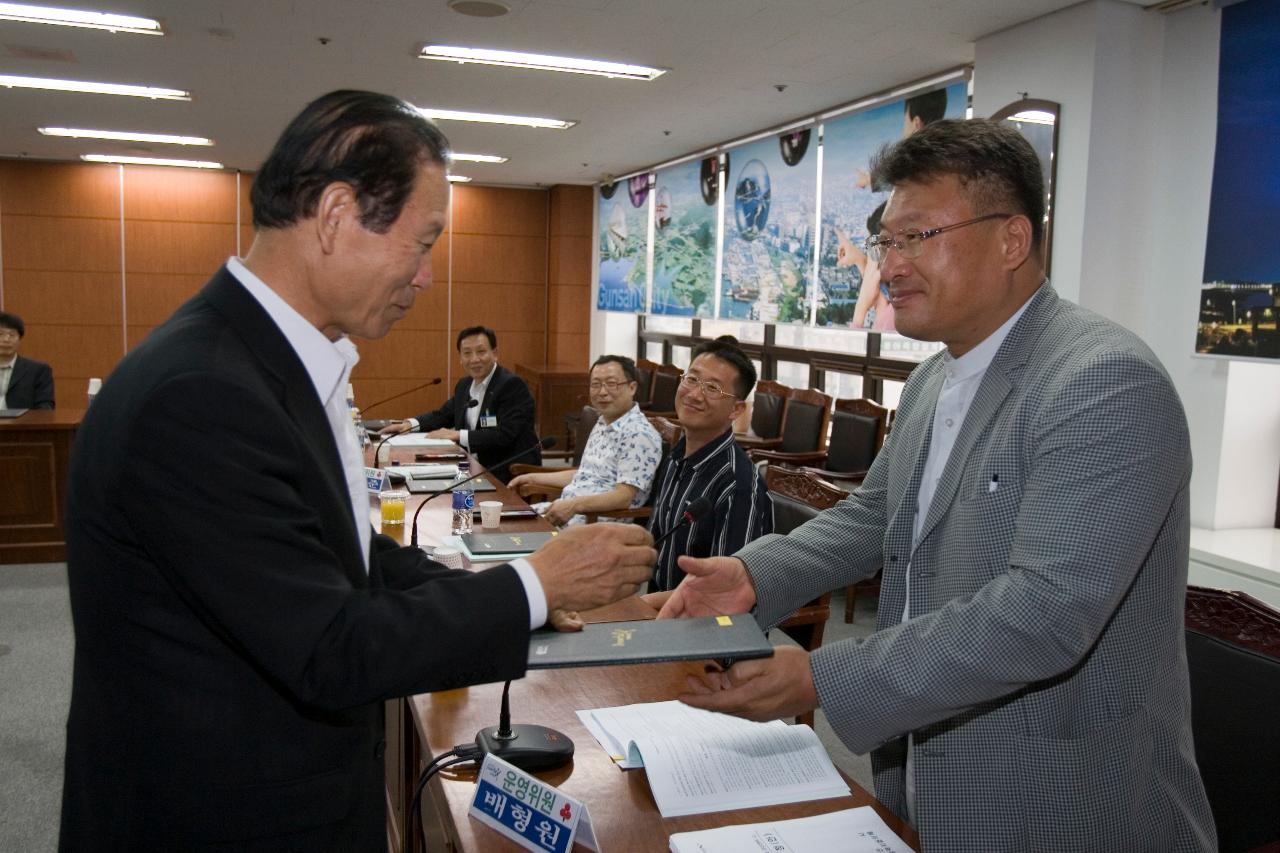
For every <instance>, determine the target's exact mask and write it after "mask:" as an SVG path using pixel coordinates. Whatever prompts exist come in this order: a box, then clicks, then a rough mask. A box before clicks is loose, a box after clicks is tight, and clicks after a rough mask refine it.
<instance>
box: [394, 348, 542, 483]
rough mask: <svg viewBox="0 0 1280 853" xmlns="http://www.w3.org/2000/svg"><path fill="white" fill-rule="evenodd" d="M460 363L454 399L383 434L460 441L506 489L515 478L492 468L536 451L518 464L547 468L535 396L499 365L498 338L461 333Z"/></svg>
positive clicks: (499, 469)
mask: <svg viewBox="0 0 1280 853" xmlns="http://www.w3.org/2000/svg"><path fill="white" fill-rule="evenodd" d="M458 360H459V362H460V363H461V364H462V369H463V370H465V371H466V372H467V375H466V376H464V377H463V378H462V379H460V380H458V384H457V385H456V386H454V389H453V397H451V398H450V399H448V400H445V402H444V405H443V406H441V407H440V408H438V409H436V410H435V411H434V412H426V413H425V414H421V415H418V416H417V417H416V418H409V420H407V421H400V422H397V423H393V424H389V425H388V426H386V427H384V428H383V430H382V432H383V433H384V434H385V433H398V432H409V431H411V430H425V431H427V435H428V436H430V437H431V438H447V439H449V440H450V441H456V442H458V444H460V445H462V446H463V447H465V448H466V449H467V450H469V451H471V453H472V454H473V455H474V456H475V457H476V458H477V459H479V460H480V464H481V465H483V466H485V468H487V469H488V470H489V473H491V474H493V475H494V476H495V477H497V478H498V479H500V480H502V481H503V482H504V483H505V482H506V481H507V480H508V479H509V478H510V476H511V472H510V471H509V470H508V468H507V466H506V465H500V466H497V467H493V466H494V465H495V464H496V463H498V462H501V461H502V460H504V459H508V458H510V457H511V456H512V454H515V453H518V452H520V451H521V450H523V449H524V448H532V449H531V450H530V451H529V453H528V455H527V456H522V457H521V458H520V459H519V460H518V461H520V462H528V463H529V464H531V465H537V464H539V463H540V462H542V448H541V447H539V446H538V436H537V435H536V434H535V433H534V431H533V395H532V394H530V393H529V386H528V385H525V384H524V380H523V379H521V378H520V377H519V376H516V375H515V374H514V373H512V372H511V371H509V370H507V369H506V368H504V367H503V366H502V365H500V364H498V336H497V335H496V334H495V333H494V331H493V329H489V328H486V327H484V326H470V327H468V328H466V329H463V330H462V331H461V332H459V333H458ZM473 400H475V401H476V404H475V405H472V404H471V402H472V401H473Z"/></svg>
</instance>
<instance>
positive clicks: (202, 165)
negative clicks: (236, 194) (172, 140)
mask: <svg viewBox="0 0 1280 853" xmlns="http://www.w3.org/2000/svg"><path fill="white" fill-rule="evenodd" d="M80 159H81V160H88V161H89V162H90V163H127V164H129V165H134V166H183V167H185V168H188V169H221V168H222V164H221V163H214V162H212V161H209V160H170V159H167V158H165V157H117V156H116V155H114V154H81V155H80Z"/></svg>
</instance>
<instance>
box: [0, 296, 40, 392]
mask: <svg viewBox="0 0 1280 853" xmlns="http://www.w3.org/2000/svg"><path fill="white" fill-rule="evenodd" d="M26 331H27V327H26V325H25V324H24V323H23V322H22V318H21V317H19V316H18V315H17V314H9V313H6V312H4V311H0V409H52V408H53V370H52V369H51V368H50V367H49V365H47V364H45V363H44V362H43V361H36V360H35V359H34V358H24V357H23V356H20V355H18V342H19V341H20V340H22V336H23V335H24V334H25V333H26Z"/></svg>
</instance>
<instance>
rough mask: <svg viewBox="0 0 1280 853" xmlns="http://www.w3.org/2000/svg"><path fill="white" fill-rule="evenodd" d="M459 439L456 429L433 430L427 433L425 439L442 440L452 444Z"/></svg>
mask: <svg viewBox="0 0 1280 853" xmlns="http://www.w3.org/2000/svg"><path fill="white" fill-rule="evenodd" d="M460 437H461V436H460V435H459V434H458V431H457V430H456V429H433V430H432V431H431V432H429V433H427V438H443V439H446V440H448V441H453V442H456V441H457V440H458V439H459V438H460Z"/></svg>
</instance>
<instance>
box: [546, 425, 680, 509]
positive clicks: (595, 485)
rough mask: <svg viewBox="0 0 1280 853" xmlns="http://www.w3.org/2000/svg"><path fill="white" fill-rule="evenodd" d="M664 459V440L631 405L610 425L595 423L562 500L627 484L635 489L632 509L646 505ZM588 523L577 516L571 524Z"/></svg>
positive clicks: (599, 492)
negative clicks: (659, 464) (659, 465)
mask: <svg viewBox="0 0 1280 853" xmlns="http://www.w3.org/2000/svg"><path fill="white" fill-rule="evenodd" d="M661 460H662V438H661V437H660V436H659V435H658V431H657V430H656V429H654V428H653V424H651V423H649V419H648V418H646V417H645V416H644V414H643V413H642V412H641V411H640V407H639V406H636V405H632V407H631V410H630V411H628V412H627V413H626V414H625V415H623V416H622V417H620V418H618V419H616V420H615V421H614V422H613V423H611V424H606V423H605V422H604V418H601V419H600V420H598V421H596V425H595V426H594V427H592V428H591V435H590V436H589V437H588V438H587V446H586V447H584V448H583V450H582V462H581V464H580V465H579V466H578V470H577V473H575V474H574V475H573V479H572V480H571V481H569V485H567V486H565V487H564V491H563V492H561V494H560V497H562V498H576V497H581V496H582V495H598V494H601V493H603V492H608V491H610V490H612V489H613V487H614V486H617V485H618V484H619V483H625V484H627V485H629V486H635V488H636V494H635V497H633V498H632V499H631V507H632V508H635V507H641V506H644V505H645V502H646V501H648V500H649V488H650V487H651V486H652V485H653V475H654V473H656V472H657V470H658V463H659V462H660V461H661ZM585 520H586V517H585V516H582V515H575V516H574V517H573V518H572V519H570V520H569V523H570V524H581V523H582V522H583V521H585ZM602 520H606V521H607V520H610V519H602ZM614 520H618V519H614ZM622 520H629V519H622Z"/></svg>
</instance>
